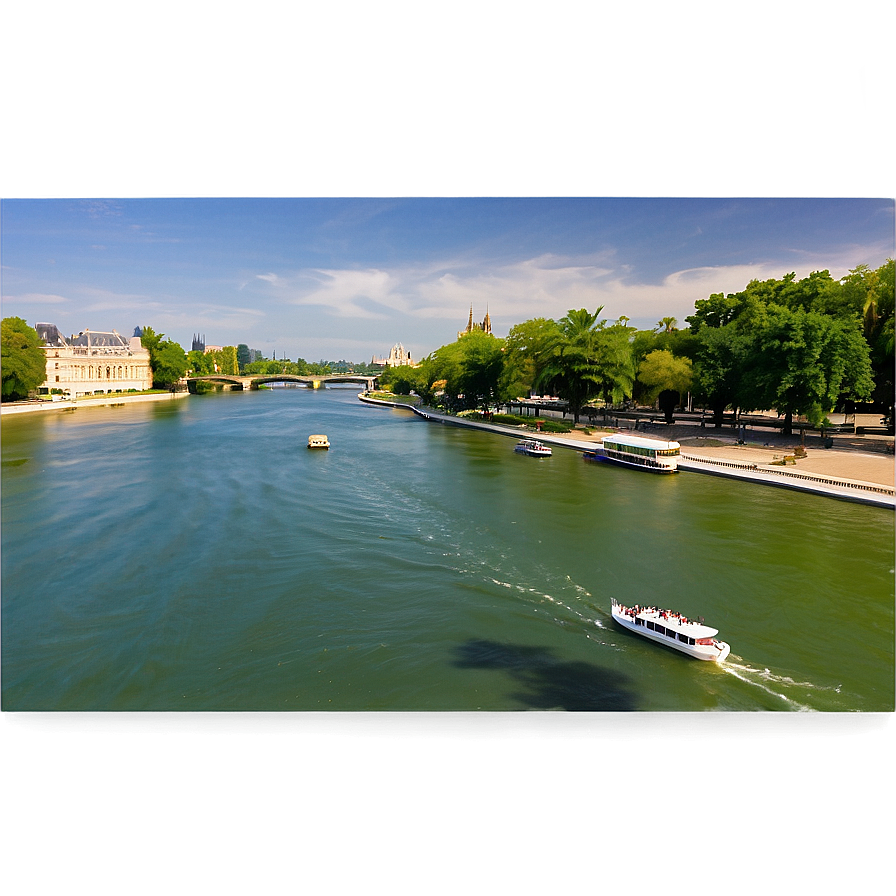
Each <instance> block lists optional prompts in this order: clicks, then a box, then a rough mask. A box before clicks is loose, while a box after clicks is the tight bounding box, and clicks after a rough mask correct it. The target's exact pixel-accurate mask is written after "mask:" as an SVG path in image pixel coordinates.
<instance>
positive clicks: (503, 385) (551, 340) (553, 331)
mask: <svg viewBox="0 0 896 896" xmlns="http://www.w3.org/2000/svg"><path fill="white" fill-rule="evenodd" d="M560 336H561V333H560V327H559V325H558V324H557V322H556V321H555V320H550V319H549V318H546V317H536V318H533V319H532V320H527V321H524V322H523V323H521V324H516V325H515V326H513V327H511V328H510V332H509V333H508V334H507V338H506V339H505V340H504V369H503V371H502V373H501V382H500V385H499V391H500V397H501V399H502V400H503V401H512V400H513V399H514V398H522V397H525V396H527V395H528V394H529V393H530V392H531V391H532V388H533V386H534V384H535V379H536V377H537V375H538V371H539V369H540V368H541V367H542V366H543V365H544V363H545V359H546V357H547V355H548V353H549V352H550V351H552V349H553V346H554V345H555V343H556V341H557V340H558V339H559V338H560Z"/></svg>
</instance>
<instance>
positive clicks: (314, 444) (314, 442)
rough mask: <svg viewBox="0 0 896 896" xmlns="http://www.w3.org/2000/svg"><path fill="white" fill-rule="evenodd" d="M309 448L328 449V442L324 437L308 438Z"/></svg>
mask: <svg viewBox="0 0 896 896" xmlns="http://www.w3.org/2000/svg"><path fill="white" fill-rule="evenodd" d="M308 447H309V448H324V449H326V448H329V447H330V440H329V439H328V438H327V437H326V436H324V435H314V436H308Z"/></svg>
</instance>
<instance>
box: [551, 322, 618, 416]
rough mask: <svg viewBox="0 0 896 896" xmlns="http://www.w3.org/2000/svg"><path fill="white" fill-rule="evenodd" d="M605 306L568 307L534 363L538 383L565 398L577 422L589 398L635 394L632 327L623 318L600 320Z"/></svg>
mask: <svg viewBox="0 0 896 896" xmlns="http://www.w3.org/2000/svg"><path fill="white" fill-rule="evenodd" d="M602 310H603V308H602V307H599V308H598V309H597V310H596V311H595V312H594V313H593V314H592V313H591V312H590V311H588V310H586V309H585V308H580V309H578V310H570V311H568V312H567V313H566V316H565V317H563V318H561V319H560V320H559V321H558V322H557V329H556V331H554V333H553V334H552V335H549V338H548V340H547V341H546V344H545V346H544V347H543V349H542V351H541V353H540V356H539V358H538V360H537V361H536V362H535V370H536V375H535V385H536V386H537V387H538V388H543V389H546V390H548V391H550V392H551V393H553V394H556V395H558V396H559V397H560V398H563V399H564V400H565V401H566V402H567V403H568V404H569V409H570V411H571V413H572V414H573V418H574V420H575V422H576V423H578V422H579V416H580V414H581V412H582V408H583V407H584V406H585V404H586V403H587V402H588V401H589V400H590V399H592V398H594V397H596V396H601V397H602V398H604V400H606V401H610V402H617V401H621V400H622V399H623V398H625V397H627V396H630V395H631V390H632V384H633V382H634V378H635V371H634V363H633V360H632V352H631V345H630V342H629V328H628V327H627V326H625V324H624V323H622V322H617V323H616V324H614V325H613V326H611V327H607V326H606V321H603V320H598V315H599V314H600V312H601V311H602Z"/></svg>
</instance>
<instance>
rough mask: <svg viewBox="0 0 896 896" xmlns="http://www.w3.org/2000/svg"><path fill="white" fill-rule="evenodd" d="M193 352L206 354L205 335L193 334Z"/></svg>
mask: <svg viewBox="0 0 896 896" xmlns="http://www.w3.org/2000/svg"><path fill="white" fill-rule="evenodd" d="M190 351H191V352H204V351H205V333H203V334H202V336H201V337H200V335H199V334H198V333H194V334H193V347H192V348H191V349H190Z"/></svg>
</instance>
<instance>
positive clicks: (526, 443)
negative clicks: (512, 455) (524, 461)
mask: <svg viewBox="0 0 896 896" xmlns="http://www.w3.org/2000/svg"><path fill="white" fill-rule="evenodd" d="M513 450H514V451H516V452H517V453H518V454H528V455H529V457H550V456H551V449H550V448H549V447H548V446H547V445H545V443H544V442H539V441H537V440H536V439H521V440H520V441H519V442H518V443H517V445H516V447H515V448H514V449H513Z"/></svg>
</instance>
